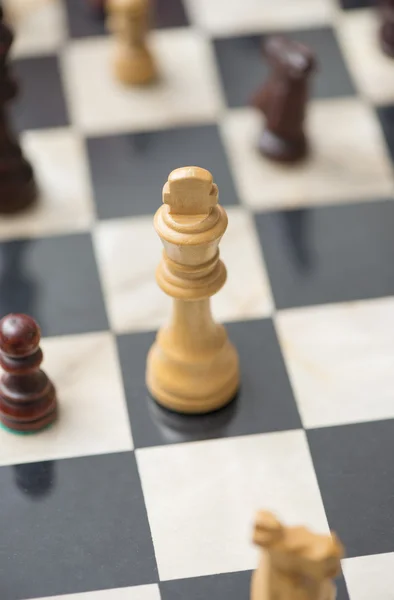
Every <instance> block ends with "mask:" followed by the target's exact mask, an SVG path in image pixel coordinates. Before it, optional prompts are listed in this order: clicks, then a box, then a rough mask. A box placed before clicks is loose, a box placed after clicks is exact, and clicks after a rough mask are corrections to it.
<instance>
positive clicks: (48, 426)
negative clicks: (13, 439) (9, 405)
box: [0, 422, 53, 436]
mask: <svg viewBox="0 0 394 600" xmlns="http://www.w3.org/2000/svg"><path fill="white" fill-rule="evenodd" d="M52 425H53V423H49V424H48V425H45V427H43V428H42V429H37V430H36V431H16V430H15V429H10V428H9V427H7V426H6V425H4V423H1V422H0V428H1V429H4V431H7V432H8V433H13V434H14V435H22V436H24V435H36V434H37V433H41V432H42V431H44V430H45V429H49V428H50V427H52Z"/></svg>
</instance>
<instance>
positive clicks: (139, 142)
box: [87, 125, 238, 219]
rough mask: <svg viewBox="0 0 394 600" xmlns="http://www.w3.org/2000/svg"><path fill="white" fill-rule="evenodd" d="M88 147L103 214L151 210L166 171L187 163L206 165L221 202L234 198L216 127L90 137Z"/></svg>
mask: <svg viewBox="0 0 394 600" xmlns="http://www.w3.org/2000/svg"><path fill="white" fill-rule="evenodd" d="M87 148H88V156H89V162H90V169H91V176H92V181H93V189H94V198H95V201H96V205H97V212H98V215H99V218H101V219H109V218H121V217H127V216H134V215H148V214H152V213H154V212H155V211H156V210H157V208H158V207H159V206H160V203H161V190H162V188H163V185H164V183H165V182H166V181H167V178H168V175H169V173H170V172H171V171H172V170H173V169H176V168H178V167H180V166H187V165H197V166H199V167H203V168H207V169H209V170H210V171H211V172H212V173H213V174H214V177H215V182H216V183H217V184H218V186H219V190H220V202H221V203H222V204H224V205H231V204H237V203H238V198H237V193H236V191H235V187H234V183H233V179H232V176H231V171H230V168H229V165H228V162H227V158H226V155H225V150H224V148H223V144H222V142H221V139H220V136H219V132H218V129H217V127H216V126H213V125H212V126H211V125H205V126H198V127H183V128H179V129H171V130H164V131H154V132H150V133H149V132H146V133H145V132H144V133H136V134H125V135H114V136H106V137H97V138H90V139H88V140H87ZM109 156H110V157H111V160H108V157H109Z"/></svg>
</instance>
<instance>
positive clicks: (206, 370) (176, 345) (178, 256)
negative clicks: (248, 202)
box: [146, 167, 239, 413]
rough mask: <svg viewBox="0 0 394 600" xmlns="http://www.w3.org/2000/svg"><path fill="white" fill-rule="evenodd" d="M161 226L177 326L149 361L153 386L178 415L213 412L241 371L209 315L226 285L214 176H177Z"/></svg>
mask: <svg viewBox="0 0 394 600" xmlns="http://www.w3.org/2000/svg"><path fill="white" fill-rule="evenodd" d="M154 225H155V229H156V231H157V233H158V234H159V236H160V238H161V240H162V242H163V244H164V252H163V257H162V261H161V263H160V265H159V267H158V270H157V272H156V279H157V282H158V284H159V286H160V287H161V289H162V290H163V291H164V292H165V293H166V294H168V295H169V296H172V297H173V298H174V304H173V312H172V319H171V322H170V324H169V325H168V326H166V327H164V328H162V329H161V330H160V331H159V333H158V335H157V338H156V342H155V343H154V345H153V346H152V348H151V350H150V352H149V355H148V361H147V374H146V377H147V386H148V388H149V390H150V392H151V394H152V396H153V397H154V398H155V399H156V400H157V401H158V402H159V403H160V404H162V405H164V406H165V407H167V408H169V409H171V410H174V411H177V412H180V413H207V412H210V411H214V410H217V409H219V408H221V407H222V406H224V405H226V404H227V403H228V402H229V401H231V400H232V398H233V397H234V396H235V394H236V391H237V389H238V385H239V368H238V355H237V352H236V350H235V348H234V346H233V345H232V344H231V343H230V341H229V339H228V337H227V333H226V330H225V328H224V327H223V326H222V325H219V324H217V323H215V322H214V321H213V319H212V315H211V309H210V297H211V296H212V295H213V294H215V293H216V292H218V291H219V290H220V288H221V287H222V286H223V284H224V283H225V280H226V269H225V266H224V265H223V263H222V261H221V260H220V259H219V251H218V245H219V241H220V239H221V237H222V235H223V234H224V232H225V230H226V228H227V215H226V213H225V211H224V209H223V208H222V207H221V206H220V205H219V204H218V188H217V186H216V185H215V184H214V183H213V179H212V175H211V174H210V173H209V171H206V170H205V169H201V168H199V167H184V168H180V169H176V170H175V171H173V172H172V173H171V174H170V176H169V178H168V182H167V183H166V184H165V186H164V189H163V205H162V206H161V207H160V208H159V210H158V211H157V213H156V215H155V219H154Z"/></svg>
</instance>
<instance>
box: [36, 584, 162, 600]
mask: <svg viewBox="0 0 394 600" xmlns="http://www.w3.org/2000/svg"><path fill="white" fill-rule="evenodd" d="M38 600H160V591H159V586H157V585H141V586H138V587H127V588H118V589H116V590H101V591H98V592H85V593H82V594H70V595H66V596H50V597H46V598H38Z"/></svg>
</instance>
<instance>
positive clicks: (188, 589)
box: [160, 571, 252, 600]
mask: <svg viewBox="0 0 394 600" xmlns="http://www.w3.org/2000/svg"><path fill="white" fill-rule="evenodd" d="M251 577H252V573H251V571H241V572H238V573H224V574H220V575H210V576H207V577H191V578H190V579H178V580H174V581H164V582H161V583H160V593H161V600H185V598H187V599H188V600H202V599H203V598H215V600H239V599H240V598H248V597H249V596H250V580H251Z"/></svg>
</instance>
